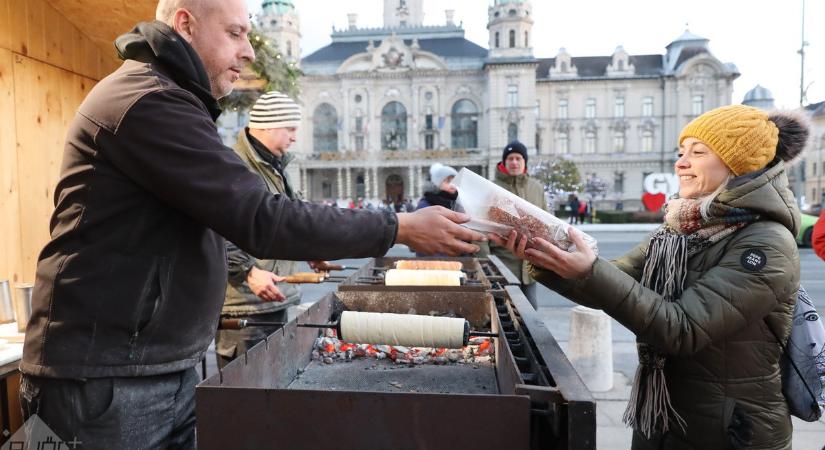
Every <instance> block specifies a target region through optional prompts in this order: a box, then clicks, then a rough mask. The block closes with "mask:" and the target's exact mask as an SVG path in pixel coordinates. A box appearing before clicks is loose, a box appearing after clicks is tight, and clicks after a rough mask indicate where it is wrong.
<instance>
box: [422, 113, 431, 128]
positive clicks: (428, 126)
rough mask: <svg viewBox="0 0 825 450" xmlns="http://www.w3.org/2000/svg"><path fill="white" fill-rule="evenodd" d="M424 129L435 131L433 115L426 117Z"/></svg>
mask: <svg viewBox="0 0 825 450" xmlns="http://www.w3.org/2000/svg"><path fill="white" fill-rule="evenodd" d="M424 129H426V130H432V129H433V115H432V114H427V115H426V116H424Z"/></svg>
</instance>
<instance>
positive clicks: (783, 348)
mask: <svg viewBox="0 0 825 450" xmlns="http://www.w3.org/2000/svg"><path fill="white" fill-rule="evenodd" d="M765 325H767V326H768V330H770V332H771V334H772V335H773V337H774V338H775V339H776V342H778V343H779V347H780V348H782V350H783V351H784V352H785V357H786V358H788V361H790V363H791V366H792V367H793V370H794V371H795V372H796V374H797V376H799V379H800V380H802V384H803V385H804V386H805V390H806V391H808V394H810V395H811V399H812V400H813V402H814V404H815V405H818V404H819V402H817V400H816V395H814V391H813V390H812V389H811V387H810V386H808V383H807V382H806V381H805V377H804V376H802V371H800V370H799V367H796V363H795V362H794V361H793V358H791V354H790V352H789V351H788V344H783V343H782V340H781V339H779V335H778V334H776V331H774V329H773V328H772V327H771V324H770V323H768V319H767V317H766V318H765ZM788 340H790V338H789V339H788Z"/></svg>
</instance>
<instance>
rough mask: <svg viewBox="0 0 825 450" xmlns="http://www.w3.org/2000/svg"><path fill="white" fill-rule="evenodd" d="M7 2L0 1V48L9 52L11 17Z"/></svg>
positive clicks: (7, 0)
mask: <svg viewBox="0 0 825 450" xmlns="http://www.w3.org/2000/svg"><path fill="white" fill-rule="evenodd" d="M9 1H11V0H0V48H4V49H6V50H11V23H10V22H9V21H10V20H11V15H10V14H9Z"/></svg>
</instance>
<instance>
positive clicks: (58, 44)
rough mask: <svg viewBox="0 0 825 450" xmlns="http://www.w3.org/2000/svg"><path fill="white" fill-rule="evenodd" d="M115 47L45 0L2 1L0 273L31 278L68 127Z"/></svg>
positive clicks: (113, 63) (112, 63) (111, 61)
mask: <svg viewBox="0 0 825 450" xmlns="http://www.w3.org/2000/svg"><path fill="white" fill-rule="evenodd" d="M99 13H103V12H102V11H99ZM114 53H115V52H114V49H113V48H112V50H111V51H109V52H107V51H105V50H103V49H102V48H101V47H100V46H98V45H96V44H95V43H94V42H93V41H92V40H91V39H90V38H88V37H87V36H86V35H85V34H84V33H83V32H81V31H80V30H79V29H78V28H77V27H76V26H75V25H74V24H73V23H72V22H70V21H69V20H67V19H66V17H64V16H63V15H62V14H61V13H60V12H59V11H58V10H57V9H55V8H54V7H53V6H52V4H51V3H49V2H48V1H46V0H0V279H6V278H7V279H9V280H11V281H12V283H20V282H29V283H31V282H33V281H34V272H35V268H36V263H37V256H38V253H39V252H40V250H41V249H42V248H43V245H44V244H45V243H46V242H47V240H48V238H49V218H50V216H51V212H52V210H53V209H54V187H55V185H56V183H57V180H58V176H59V172H60V163H61V161H62V155H63V143H64V140H65V135H66V129H67V127H68V124H69V123H70V121H71V119H72V118H73V117H74V114H75V112H76V110H77V107H78V106H79V105H80V103H81V102H82V101H83V98H84V97H85V96H86V94H87V93H88V92H89V90H90V89H91V88H92V86H94V84H95V82H96V81H97V80H100V79H101V78H103V77H104V76H105V75H107V74H108V73H110V72H111V71H112V70H114V69H115V68H117V66H118V64H119V62H118V60H117V58H116V55H115V54H114Z"/></svg>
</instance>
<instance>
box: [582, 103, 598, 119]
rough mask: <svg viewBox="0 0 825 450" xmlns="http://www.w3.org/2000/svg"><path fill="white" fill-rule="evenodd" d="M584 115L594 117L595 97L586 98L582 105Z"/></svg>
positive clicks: (589, 117)
mask: <svg viewBox="0 0 825 450" xmlns="http://www.w3.org/2000/svg"><path fill="white" fill-rule="evenodd" d="M584 117H586V118H588V119H592V118H594V117H596V99H595V98H588V99H587V103H586V104H585V107H584Z"/></svg>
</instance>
